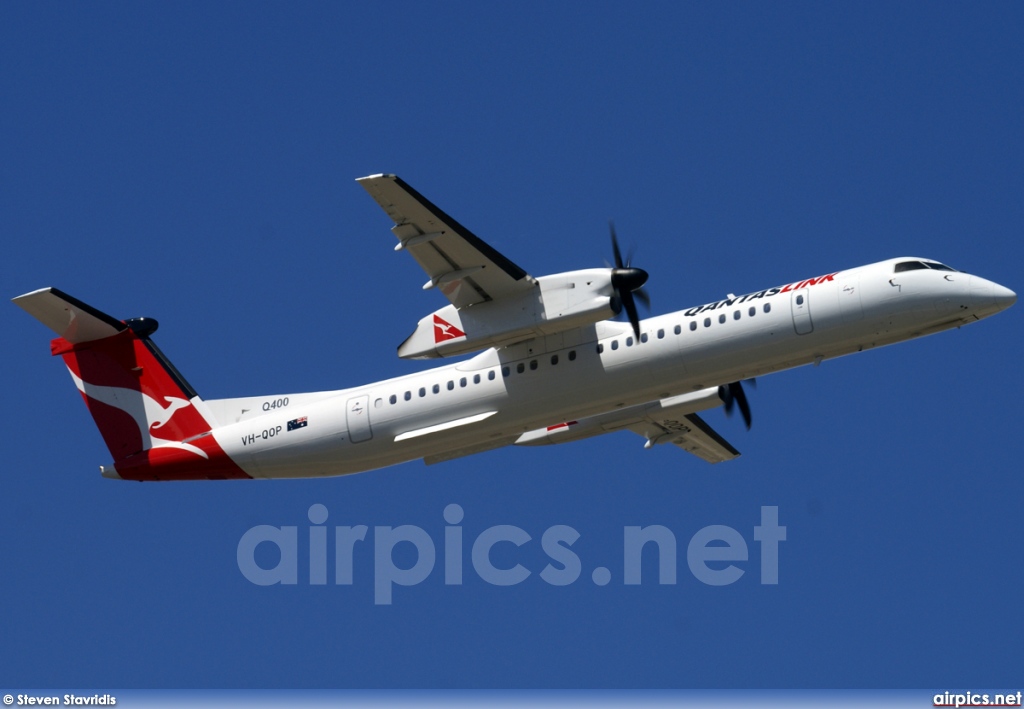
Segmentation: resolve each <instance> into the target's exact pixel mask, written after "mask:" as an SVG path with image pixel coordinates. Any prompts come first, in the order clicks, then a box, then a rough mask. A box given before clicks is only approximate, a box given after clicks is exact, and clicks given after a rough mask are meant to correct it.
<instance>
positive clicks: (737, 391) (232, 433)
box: [14, 175, 1017, 480]
mask: <svg viewBox="0 0 1024 709" xmlns="http://www.w3.org/2000/svg"><path fill="white" fill-rule="evenodd" d="M359 183H360V184H361V185H362V186H363V187H364V188H365V189H366V190H367V192H369V193H370V195H371V196H372V197H373V198H374V199H375V200H376V201H377V203H378V204H379V205H380V206H381V207H382V208H383V209H384V211H385V212H386V213H387V215H388V216H389V217H390V218H391V220H392V221H393V222H394V226H393V227H392V229H391V230H392V232H394V234H395V236H396V237H397V239H398V245H397V246H396V247H395V248H396V250H399V251H407V252H408V253H409V254H411V255H412V257H413V258H414V259H416V261H417V262H418V263H419V264H420V266H422V268H423V270H424V271H425V272H426V274H427V276H428V280H427V282H426V283H425V284H424V286H423V288H424V289H428V290H429V289H437V290H439V291H440V292H441V293H442V294H443V295H444V296H445V297H446V298H447V299H448V301H449V303H448V305H446V306H445V307H443V308H440V309H438V310H437V311H435V312H433V313H431V314H429V315H427V316H426V317H424V318H423V319H422V320H421V321H420V322H419V324H418V325H417V327H416V329H415V330H414V331H413V333H412V335H410V336H409V338H408V339H406V340H405V342H403V343H402V344H401V345H400V346H399V348H398V354H399V356H400V357H406V358H415V359H428V358H443V357H450V356H457V355H469V354H472V353H476V354H473V356H471V357H468V358H464V359H461V360H459V361H455V362H453V363H450V364H444V365H442V366H440V367H436V368H433V369H428V370H425V371H422V372H419V373H417V374H411V375H408V376H404V377H398V378H395V379H388V380H385V381H381V382H374V383H372V384H366V385H363V386H358V387H353V388H351V389H341V390H337V391H323V392H314V393H305V394H273V395H270V396H252V397H244V398H238V399H219V400H209V401H207V400H204V399H202V398H200V396H199V395H198V394H197V393H196V391H195V390H194V389H193V388H192V387H191V386H189V384H188V383H187V382H186V381H185V379H184V378H183V377H182V376H181V374H180V373H179V372H178V371H177V370H176V369H175V368H174V366H173V365H172V364H171V363H170V362H169V361H168V360H167V358H166V357H165V356H164V355H163V354H162V353H161V351H160V350H159V349H158V348H157V346H156V345H155V344H154V343H153V340H152V334H153V332H154V331H155V330H156V321H154V320H152V319H147V318H134V319H129V320H123V321H122V320H118V319H116V318H113V317H111V316H109V315H106V314H104V313H102V312H100V311H98V310H96V309H95V308H92V307H90V306H89V305H86V304H85V303H83V302H81V301H79V300H77V299H75V298H73V297H71V296H69V295H67V294H65V293H62V292H61V291H59V290H57V289H56V288H44V289H41V290H37V291H33V292H32V293H27V294H25V295H22V296H19V297H17V298H15V299H14V302H15V303H16V304H17V305H19V306H21V307H22V308H23V309H24V310H26V311H27V312H28V313H29V314H31V315H32V316H34V317H35V318H37V319H38V320H39V321H40V322H42V323H43V324H44V325H46V326H47V327H49V328H50V329H51V330H53V331H54V332H55V333H56V334H57V337H56V339H54V340H53V341H52V342H51V346H50V348H51V352H52V353H53V354H54V355H60V356H61V357H62V358H63V360H64V364H65V365H66V366H67V368H68V371H69V372H70V373H71V378H72V380H73V381H74V383H75V386H77V387H78V390H79V391H80V392H81V394H82V398H83V400H84V401H85V404H86V406H87V407H88V408H89V411H90V412H91V413H92V416H93V418H94V419H95V421H96V425H97V426H98V427H99V429H100V433H101V434H102V436H103V440H104V442H105V443H106V445H107V448H108V449H109V450H110V454H111V456H112V457H113V462H112V464H110V465H106V466H102V467H101V472H102V474H103V475H104V476H105V477H109V478H120V479H125V480H196V479H226V478H290V477H317V476H329V475H344V474H347V473H358V472H362V471H366V470H373V469H375V468H381V467H384V466H388V465H394V464H396V463H401V462H404V461H408V460H412V459H414V458H422V459H423V460H424V461H425V462H426V463H427V464H432V463H438V462H441V461H445V460H450V459H453V458H458V457H461V456H466V455H471V454H474V453H479V452H482V451H487V450H491V449H494V448H499V447H502V446H507V445H513V444H515V445H545V444H552V443H563V442H568V441H574V440H579V439H582V438H587V437H590V436H596V435H600V434H602V433H607V432H610V431H617V430H623V429H628V430H631V431H634V432H635V433H637V434H639V435H640V436H642V437H643V438H644V439H645V446H646V447H651V446H654V445H659V444H664V443H671V444H673V445H676V446H678V447H680V448H682V449H683V450H685V451H688V452H690V453H693V454H695V455H697V456H698V457H700V458H703V459H704V460H706V461H709V462H711V463H717V462H721V461H725V460H729V459H731V458H735V457H736V456H737V455H739V453H738V452H737V450H736V449H735V448H733V446H732V445H731V444H729V443H728V442H727V441H726V440H725V439H724V438H723V437H722V436H721V435H719V434H718V433H717V432H716V431H714V430H713V429H712V428H711V427H710V426H708V424H707V423H706V422H705V421H704V420H703V419H701V418H700V416H699V415H698V412H699V411H702V410H705V409H709V408H713V407H717V406H723V405H725V406H726V408H727V410H729V409H731V407H732V406H733V405H738V407H739V409H740V411H741V412H742V413H743V415H744V418H745V419H746V421H747V424H748V426H749V423H750V413H749V405H748V403H747V401H746V396H745V394H744V390H743V387H742V384H741V382H742V381H744V380H746V379H749V378H752V377H756V376H761V375H764V374H768V373H771V372H777V371H780V370H783V369H789V368H791V367H798V366H801V365H804V364H809V363H819V362H821V361H822V360H825V359H831V358H833V357H839V356H842V355H846V354H852V353H855V352H861V351H863V350H866V349H870V348H873V347H879V346H882V345H887V344H892V343H895V342H901V341H903V340H908V339H912V338H915V337H921V336H923V335H928V334H932V333H935V332H940V331H942V330H948V329H951V328H957V327H960V326H962V325H966V324H970V323H974V322H977V321H978V320H981V319H983V318H985V317H988V316H990V315H994V314H996V313H998V312H1000V311H1001V310H1004V309H1005V308H1008V307H1009V306H1010V305H1012V304H1013V303H1014V302H1016V299H1017V298H1016V295H1015V294H1014V293H1013V292H1012V291H1011V290H1009V289H1007V288H1004V287H1003V286H1000V285H998V284H996V283H993V282H991V281H987V280H985V279H984V278H981V277H979V276H973V275H970V274H967V273H962V272H960V271H957V270H954V269H952V268H950V267H949V266H946V265H944V264H941V263H939V262H937V261H932V260H930V259H925V258H916V257H906V258H894V259H888V260H886V261H880V262H878V263H873V264H870V265H867V266H861V267H858V268H851V269H847V270H843V271H834V272H828V273H826V274H824V275H819V276H816V277H813V278H807V279H804V280H801V281H797V282H794V283H788V284H784V285H780V286H777V287H773V288H767V289H765V290H762V291H757V292H754V293H748V294H745V295H742V296H734V295H729V296H728V297H726V298H723V299H721V300H717V301H714V302H710V303H705V304H703V305H699V306H695V307H691V308H688V309H685V310H680V311H677V312H673V313H668V314H666V315H659V316H656V317H650V318H647V319H644V320H641V319H640V318H639V316H638V315H637V310H636V302H635V301H636V299H640V300H641V301H644V300H646V296H645V294H644V292H643V289H642V286H643V285H644V282H645V281H646V280H647V274H646V273H645V272H643V271H642V270H641V269H638V268H634V267H631V266H630V265H629V264H628V263H623V262H622V258H621V255H620V254H619V251H618V246H617V244H615V241H614V232H613V237H612V238H613V248H614V251H615V265H614V266H613V267H610V268H599V269H586V270H580V271H571V272H568V273H559V274H554V275H549V276H541V277H537V278H535V277H533V276H530V275H529V274H528V273H527V272H526V271H524V270H523V269H522V268H520V267H519V266H517V265H516V264H514V263H512V262H511V261H510V260H509V259H507V258H506V257H505V256H503V255H502V254H500V253H498V252H497V251H495V250H494V249H493V248H492V247H490V246H489V245H487V244H486V243H485V242H484V241H482V240H481V239H480V238H478V237H477V236H475V235H474V234H473V233H471V232H470V231H468V230H467V229H466V228H465V227H463V226H462V225H461V224H459V223H458V222H456V221H455V220H453V219H452V218H451V217H449V216H448V215H447V214H445V213H444V212H442V211H441V210H440V209H438V208H437V207H435V206H434V205H433V204H432V203H431V202H429V201H428V200H427V199H425V198H424V197H423V196H422V195H420V194H419V193H418V192H416V191H415V190H414V189H413V188H412V187H410V186H409V185H407V184H406V183H405V182H403V181H402V180H401V179H400V178H398V177H396V176H395V175H373V176H370V177H365V178H362V179H360V180H359ZM620 312H625V314H626V315H627V316H628V320H629V322H626V323H623V322H617V321H615V320H613V319H612V318H614V316H615V315H617V314H619V313H620Z"/></svg>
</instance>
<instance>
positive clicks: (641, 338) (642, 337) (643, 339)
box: [640, 332, 664, 342]
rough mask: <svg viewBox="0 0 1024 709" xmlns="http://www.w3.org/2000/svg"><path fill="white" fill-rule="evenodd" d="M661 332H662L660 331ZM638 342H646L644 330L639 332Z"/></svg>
mask: <svg viewBox="0 0 1024 709" xmlns="http://www.w3.org/2000/svg"><path fill="white" fill-rule="evenodd" d="M662 334H664V333H662ZM640 342H647V333H646V332H641V333H640Z"/></svg>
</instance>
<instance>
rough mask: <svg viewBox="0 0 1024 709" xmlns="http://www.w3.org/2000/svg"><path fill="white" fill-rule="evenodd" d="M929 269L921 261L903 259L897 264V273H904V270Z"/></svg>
mask: <svg viewBox="0 0 1024 709" xmlns="http://www.w3.org/2000/svg"><path fill="white" fill-rule="evenodd" d="M927 269H928V267H927V266H925V265H924V264H923V263H921V262H920V261H901V262H900V263H898V264H896V273H903V272H904V271H919V270H927Z"/></svg>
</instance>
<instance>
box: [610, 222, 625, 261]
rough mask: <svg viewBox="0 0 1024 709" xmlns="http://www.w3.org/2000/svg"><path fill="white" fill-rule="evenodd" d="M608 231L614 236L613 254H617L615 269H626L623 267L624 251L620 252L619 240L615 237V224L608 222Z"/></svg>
mask: <svg viewBox="0 0 1024 709" xmlns="http://www.w3.org/2000/svg"><path fill="white" fill-rule="evenodd" d="M608 231H610V232H611V234H612V253H613V254H615V268H624V266H623V265H622V251H620V250H619V239H618V237H616V236H615V222H613V221H612V220H611V219H609V220H608Z"/></svg>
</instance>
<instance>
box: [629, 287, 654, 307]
mask: <svg viewBox="0 0 1024 709" xmlns="http://www.w3.org/2000/svg"><path fill="white" fill-rule="evenodd" d="M633 295H634V296H636V299H637V300H639V301H640V302H641V303H643V304H644V307H645V308H647V309H648V310H650V309H651V296H649V295H647V291H646V290H645V289H644V288H642V287H641V288H637V289H636V290H635V291H633Z"/></svg>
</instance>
